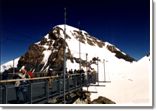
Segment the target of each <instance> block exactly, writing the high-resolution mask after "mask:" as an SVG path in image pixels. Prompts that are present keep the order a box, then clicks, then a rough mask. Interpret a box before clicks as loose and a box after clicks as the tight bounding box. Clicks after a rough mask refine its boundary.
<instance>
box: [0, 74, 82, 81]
mask: <svg viewBox="0 0 157 111" xmlns="http://www.w3.org/2000/svg"><path fill="white" fill-rule="evenodd" d="M75 75H80V74H70V75H68V76H75ZM58 77H61V76H47V77H35V78H28V79H10V80H1V81H0V83H10V82H16V81H23V80H26V81H28V80H30V81H32V80H42V79H54V78H58Z"/></svg>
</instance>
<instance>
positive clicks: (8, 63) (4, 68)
mask: <svg viewBox="0 0 157 111" xmlns="http://www.w3.org/2000/svg"><path fill="white" fill-rule="evenodd" d="M19 59H20V57H18V58H16V59H14V62H13V60H11V61H9V62H7V63H4V64H2V65H1V71H0V72H3V71H4V70H8V69H9V68H12V67H13V64H14V67H17V64H18V61H19Z"/></svg>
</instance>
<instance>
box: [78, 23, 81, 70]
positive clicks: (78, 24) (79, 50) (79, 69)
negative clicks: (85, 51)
mask: <svg viewBox="0 0 157 111" xmlns="http://www.w3.org/2000/svg"><path fill="white" fill-rule="evenodd" d="M78 28H79V33H80V35H79V59H80V61H79V70H81V43H80V36H81V30H80V21H79V22H78Z"/></svg>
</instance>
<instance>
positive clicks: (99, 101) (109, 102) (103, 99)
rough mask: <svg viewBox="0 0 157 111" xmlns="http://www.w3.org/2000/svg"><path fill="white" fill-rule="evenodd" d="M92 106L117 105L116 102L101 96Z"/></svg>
mask: <svg viewBox="0 0 157 111" xmlns="http://www.w3.org/2000/svg"><path fill="white" fill-rule="evenodd" d="M91 104H116V103H115V102H114V101H112V100H110V99H108V98H106V97H103V96H99V97H98V98H97V99H94V100H93V101H92V102H91Z"/></svg>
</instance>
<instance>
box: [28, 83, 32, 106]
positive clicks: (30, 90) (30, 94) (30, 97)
mask: <svg viewBox="0 0 157 111" xmlns="http://www.w3.org/2000/svg"><path fill="white" fill-rule="evenodd" d="M28 88H29V89H28V90H29V99H30V100H29V101H30V104H32V84H31V81H30V82H29V87H28Z"/></svg>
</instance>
